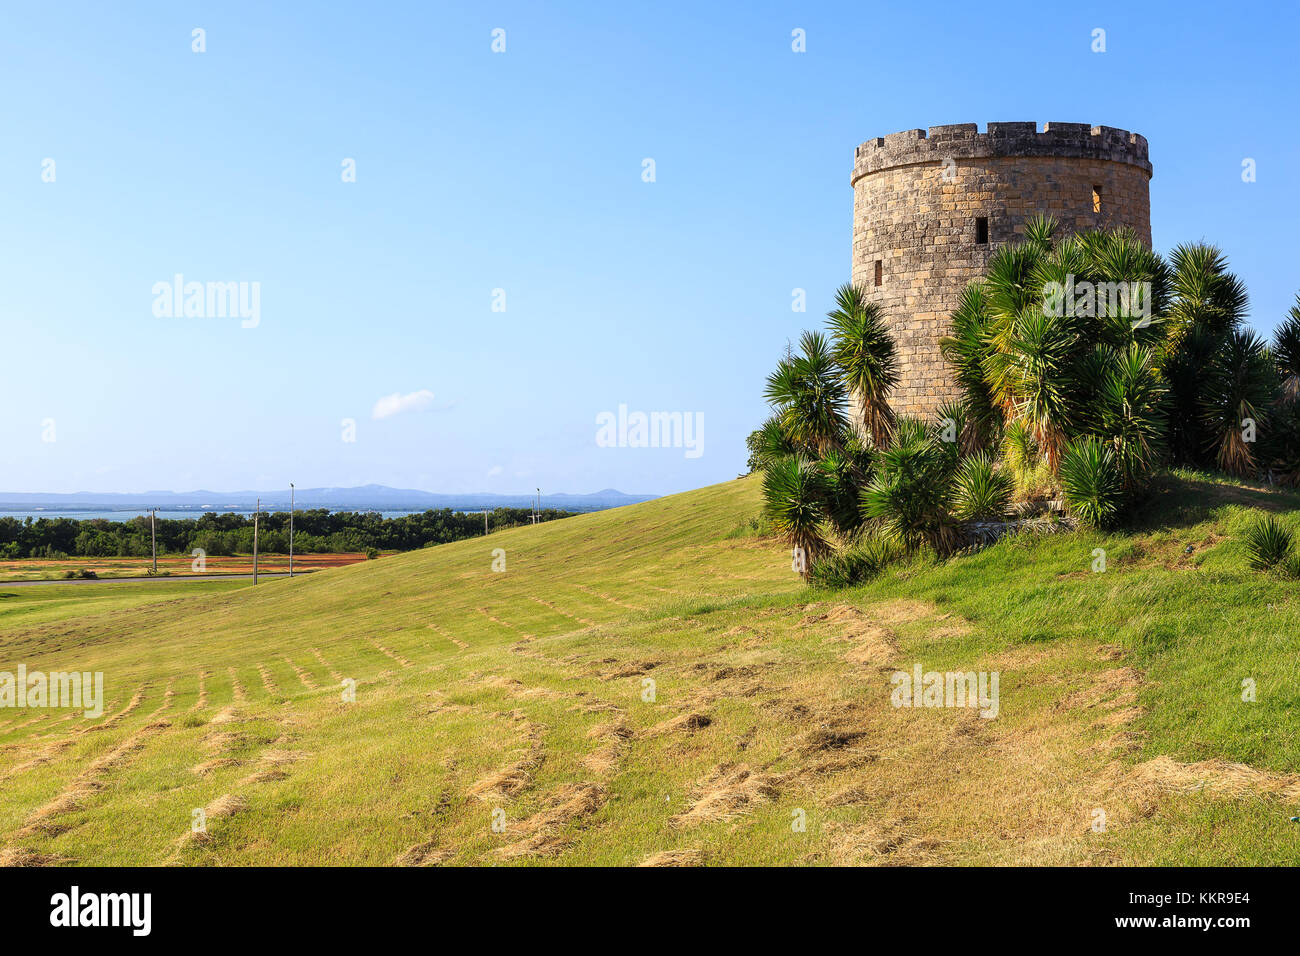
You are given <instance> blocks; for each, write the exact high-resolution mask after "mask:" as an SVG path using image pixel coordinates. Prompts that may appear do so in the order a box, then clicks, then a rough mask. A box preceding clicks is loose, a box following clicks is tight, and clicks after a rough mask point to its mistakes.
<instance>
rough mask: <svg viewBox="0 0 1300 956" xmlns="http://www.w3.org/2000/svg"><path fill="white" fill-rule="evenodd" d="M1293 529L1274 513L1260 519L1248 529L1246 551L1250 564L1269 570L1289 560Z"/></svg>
mask: <svg viewBox="0 0 1300 956" xmlns="http://www.w3.org/2000/svg"><path fill="white" fill-rule="evenodd" d="M1291 541H1292V538H1291V531H1290V529H1288V528H1287V527H1286V525H1284V524H1282V522H1281V521H1278V520H1277V518H1276V517H1275V516H1273V515H1268V516H1266V517H1264V518H1261V519H1259V520H1258V521H1256V522H1255V523H1254V524H1253V525H1251V526H1250V527H1249V528H1247V529H1246V553H1247V554H1248V555H1249V556H1250V566H1251V567H1252V568H1254V569H1255V570H1256V571H1267V570H1269V569H1270V568H1275V567H1277V566H1278V565H1279V564H1282V563H1283V562H1284V561H1286V560H1287V558H1288V556H1289V555H1290V554H1291Z"/></svg>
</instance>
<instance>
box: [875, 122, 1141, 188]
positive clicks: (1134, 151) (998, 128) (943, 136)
mask: <svg viewBox="0 0 1300 956" xmlns="http://www.w3.org/2000/svg"><path fill="white" fill-rule="evenodd" d="M993 156H1005V157H1023V156H1041V157H1057V158H1064V159H1098V160H1105V161H1108V162H1113V163H1127V164H1129V165H1131V166H1137V167H1139V168H1140V169H1142V170H1144V171H1145V172H1146V174H1147V175H1148V176H1150V175H1151V161H1150V160H1149V159H1148V158H1147V141H1146V137H1145V136H1142V135H1140V134H1138V133H1130V132H1129V131H1128V130H1124V129H1116V128H1115V127H1113V126H1089V125H1088V124H1087V123H1047V124H1045V125H1044V126H1043V128H1042V129H1041V130H1039V128H1038V124H1036V123H989V124H988V131H987V132H984V133H981V132H980V131H979V127H978V126H977V125H976V124H975V123H955V124H952V125H950V126H931V127H930V128H929V129H928V130H924V129H909V130H904V131H903V132H901V133H890V134H888V135H887V136H877V137H876V138H875V139H869V140H867V141H866V142H865V143H862V144H861V145H859V146H858V147H857V148H856V149H855V150H854V154H853V178H852V180H851V182H854V183H856V182H857V181H858V179H859V178H861V177H862V176H866V175H869V174H871V173H875V172H879V171H880V170H883V169H890V168H893V167H895V166H913V165H919V164H934V163H942V162H944V161H945V160H949V159H951V160H958V161H959V160H963V159H985V158H989V157H993Z"/></svg>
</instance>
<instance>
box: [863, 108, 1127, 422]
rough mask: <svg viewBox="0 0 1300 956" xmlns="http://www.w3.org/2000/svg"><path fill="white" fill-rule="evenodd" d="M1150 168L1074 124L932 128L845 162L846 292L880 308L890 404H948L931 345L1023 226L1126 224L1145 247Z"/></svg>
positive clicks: (954, 394)
mask: <svg viewBox="0 0 1300 956" xmlns="http://www.w3.org/2000/svg"><path fill="white" fill-rule="evenodd" d="M1150 181H1151V163H1150V162H1149V161H1148V159H1147V141H1146V139H1145V138H1144V137H1142V136H1139V135H1138V134H1137V133H1128V132H1125V131H1124V130H1122V129H1113V128H1112V127H1109V126H1088V125H1087V124H1085V123H1048V124H1047V125H1046V126H1044V127H1043V131H1042V132H1041V133H1040V132H1039V131H1038V127H1037V125H1036V124H1034V123H989V124H988V132H987V133H981V132H979V131H978V129H977V127H976V125H975V124H974V123H961V124H958V125H955V126H932V127H930V130H929V132H928V134H927V132H926V131H925V130H923V129H914V130H908V131H906V132H903V133H891V134H890V135H888V136H884V137H879V138H877V139H869V140H867V141H866V142H865V143H863V144H862V145H861V146H859V147H858V148H857V150H856V151H855V152H854V161H853V178H852V184H853V273H852V277H853V282H854V283H855V284H857V285H859V286H862V287H863V288H864V289H866V291H867V294H868V296H869V297H870V298H871V299H872V300H873V301H875V302H876V303H878V304H879V305H880V306H881V308H882V309H884V312H885V317H886V321H887V322H888V323H889V325H890V328H891V329H892V330H893V332H894V338H895V343H896V345H897V347H898V354H899V371H900V375H899V384H898V387H897V388H896V389H895V391H894V393H893V397H892V399H891V402H890V404H891V405H893V407H894V410H895V411H896V412H898V413H900V414H910V415H922V416H925V417H932V416H933V413H934V411H935V410H936V409H937V408H938V406H939V405H941V404H942V403H943V402H945V401H948V400H950V399H954V398H958V397H960V393H959V391H958V389H957V387H956V385H955V384H954V383H953V381H952V377H951V375H950V374H949V372H948V370H947V369H946V368H945V366H944V362H943V358H942V356H941V355H940V354H939V339H940V338H941V337H942V336H945V335H947V334H948V333H949V331H950V329H951V321H950V316H951V314H952V312H953V310H954V309H956V307H957V305H958V302H959V300H960V298H961V294H962V290H963V289H965V288H966V286H967V284H968V283H970V282H971V281H972V280H974V279H978V278H980V277H981V276H982V275H983V274H984V270H985V267H986V265H987V264H988V260H989V257H990V256H991V255H992V253H993V252H994V251H995V250H996V249H997V248H998V247H1000V246H1002V245H1004V244H1005V243H1008V242H1012V241H1015V240H1016V238H1017V237H1018V235H1019V234H1021V233H1023V232H1024V225H1025V222H1026V221H1027V220H1029V219H1030V218H1032V217H1033V216H1034V215H1035V214H1038V213H1043V214H1049V215H1052V216H1054V217H1056V219H1057V221H1058V222H1059V223H1060V226H1061V229H1062V230H1063V231H1065V232H1075V231H1082V230H1085V229H1091V228H1096V227H1103V228H1114V227H1117V226H1129V227H1131V228H1132V229H1133V230H1134V231H1136V232H1137V234H1138V236H1139V237H1140V238H1141V239H1142V241H1143V242H1145V243H1146V244H1147V245H1150V244H1151V198H1150V192H1149V184H1150Z"/></svg>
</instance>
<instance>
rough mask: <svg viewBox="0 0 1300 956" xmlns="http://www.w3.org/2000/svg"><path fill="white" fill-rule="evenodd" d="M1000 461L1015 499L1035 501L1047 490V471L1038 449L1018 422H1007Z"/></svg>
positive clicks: (1030, 433) (1031, 435)
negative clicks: (1010, 482) (1032, 499)
mask: <svg viewBox="0 0 1300 956" xmlns="http://www.w3.org/2000/svg"><path fill="white" fill-rule="evenodd" d="M1002 462H1003V464H1004V465H1005V466H1006V468H1007V471H1008V473H1009V474H1010V476H1011V480H1012V484H1013V485H1014V487H1015V492H1016V494H1017V495H1018V496H1020V497H1023V498H1038V497H1041V496H1043V495H1044V494H1046V493H1047V492H1048V491H1050V490H1051V488H1052V484H1053V478H1052V473H1051V470H1050V469H1049V468H1048V467H1047V462H1046V461H1044V460H1043V456H1042V454H1041V453H1040V452H1039V450H1038V442H1037V441H1036V440H1035V439H1034V433H1033V430H1032V429H1031V428H1030V427H1029V425H1028V424H1027V423H1026V422H1025V421H1024V420H1022V419H1019V418H1017V419H1013V420H1012V421H1010V422H1008V423H1007V426H1006V428H1005V429H1004V431H1003V433H1002Z"/></svg>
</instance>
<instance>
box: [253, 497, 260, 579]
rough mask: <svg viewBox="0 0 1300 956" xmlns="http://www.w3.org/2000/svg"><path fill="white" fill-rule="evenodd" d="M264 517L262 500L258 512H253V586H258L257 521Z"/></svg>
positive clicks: (258, 504)
mask: <svg viewBox="0 0 1300 956" xmlns="http://www.w3.org/2000/svg"><path fill="white" fill-rule="evenodd" d="M261 515H262V499H261V498H258V499H257V510H256V511H254V512H253V584H254V586H256V584H257V521H258V518H260V517H261Z"/></svg>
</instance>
